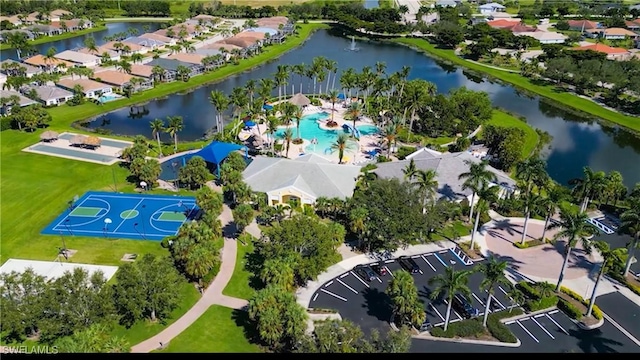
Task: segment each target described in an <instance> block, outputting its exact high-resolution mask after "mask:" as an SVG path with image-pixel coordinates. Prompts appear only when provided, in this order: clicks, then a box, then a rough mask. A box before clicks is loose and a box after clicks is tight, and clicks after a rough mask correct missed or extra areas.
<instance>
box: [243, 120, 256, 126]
mask: <svg viewBox="0 0 640 360" xmlns="http://www.w3.org/2000/svg"><path fill="white" fill-rule="evenodd" d="M244 126H247V127H252V126H256V123H254V122H253V121H247V122H246V123H244Z"/></svg>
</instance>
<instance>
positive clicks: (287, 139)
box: [282, 128, 293, 157]
mask: <svg viewBox="0 0 640 360" xmlns="http://www.w3.org/2000/svg"><path fill="white" fill-rule="evenodd" d="M282 137H283V138H284V144H285V149H286V152H285V156H286V157H289V146H290V145H291V140H293V130H291V128H287V129H286V130H285V131H284V133H283V134H282Z"/></svg>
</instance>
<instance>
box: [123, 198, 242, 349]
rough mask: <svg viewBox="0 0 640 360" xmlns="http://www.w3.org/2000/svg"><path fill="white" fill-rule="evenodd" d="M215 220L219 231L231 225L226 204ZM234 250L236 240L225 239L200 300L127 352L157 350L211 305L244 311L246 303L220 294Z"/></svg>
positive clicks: (228, 277)
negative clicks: (219, 259)
mask: <svg viewBox="0 0 640 360" xmlns="http://www.w3.org/2000/svg"><path fill="white" fill-rule="evenodd" d="M219 219H220V222H221V223H222V228H223V229H225V228H226V227H228V226H229V224H231V223H232V222H233V215H232V213H231V209H230V208H229V207H228V206H227V205H226V204H225V205H223V208H222V213H221V214H220V217H219ZM231 226H233V225H231ZM230 233H231V234H233V233H235V228H234V229H231V231H230ZM237 251H238V244H237V242H236V239H235V238H233V237H227V236H225V237H224V246H223V247H222V263H221V264H220V271H219V272H218V274H217V275H216V277H215V279H214V280H213V282H212V283H211V285H209V287H208V288H207V289H206V290H205V291H204V293H203V294H202V297H201V298H200V300H198V302H197V303H196V304H195V305H194V306H193V307H192V308H191V309H189V311H187V312H186V313H185V314H184V315H182V316H181V317H180V318H179V319H178V320H176V321H175V322H174V323H173V324H171V325H169V326H168V327H167V328H166V329H164V330H162V331H161V332H160V333H159V334H157V335H155V336H153V337H151V338H149V339H147V340H145V341H143V342H141V343H139V344H137V345H135V346H133V347H132V348H131V352H133V353H148V352H151V351H153V350H157V349H158V348H159V347H160V343H162V344H163V345H166V344H168V343H169V342H170V341H171V340H172V339H173V338H175V337H176V336H178V335H180V333H182V332H183V331H184V330H186V329H187V328H188V327H189V326H190V325H191V324H193V323H194V322H195V321H196V320H198V318H199V317H200V316H201V315H202V314H204V312H205V311H207V309H209V306H211V305H220V306H224V307H228V308H232V309H242V308H244V307H245V306H246V305H247V303H248V302H247V300H244V299H238V298H233V297H230V296H226V295H222V291H223V290H224V288H225V287H226V286H227V283H228V282H229V280H231V276H232V275H233V270H234V268H235V265H236V254H237Z"/></svg>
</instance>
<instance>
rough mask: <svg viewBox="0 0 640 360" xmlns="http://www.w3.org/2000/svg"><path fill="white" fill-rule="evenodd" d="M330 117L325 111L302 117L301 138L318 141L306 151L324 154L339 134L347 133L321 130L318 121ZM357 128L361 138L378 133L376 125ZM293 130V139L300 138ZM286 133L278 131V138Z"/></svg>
mask: <svg viewBox="0 0 640 360" xmlns="http://www.w3.org/2000/svg"><path fill="white" fill-rule="evenodd" d="M330 116H331V114H330V113H328V112H326V111H323V112H319V113H314V114H309V115H306V116H303V117H302V120H301V121H300V137H301V138H303V139H305V140H308V141H311V140H312V139H316V140H318V143H317V144H315V145H309V146H307V148H306V149H305V150H306V151H309V152H315V153H318V154H323V153H324V151H325V150H326V149H328V148H330V147H331V145H332V144H333V143H335V142H336V139H337V138H338V135H339V134H341V133H347V132H346V131H345V130H344V129H342V128H341V127H339V128H336V129H334V130H325V129H322V128H320V126H319V124H318V120H324V119H328V118H329V117H330ZM356 128H357V129H358V130H359V131H360V135H361V136H365V135H373V134H376V133H377V132H378V128H377V127H376V126H375V125H360V126H357V127H356ZM292 130H293V137H294V138H296V137H298V134H297V129H296V128H295V126H294V127H293V128H292ZM284 131H285V129H280V130H278V131H277V132H276V136H277V137H278V138H280V139H281V138H282V137H283V134H284Z"/></svg>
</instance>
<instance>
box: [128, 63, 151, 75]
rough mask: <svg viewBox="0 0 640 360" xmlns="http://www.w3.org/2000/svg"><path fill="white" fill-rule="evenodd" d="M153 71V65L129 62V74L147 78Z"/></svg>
mask: <svg viewBox="0 0 640 360" xmlns="http://www.w3.org/2000/svg"><path fill="white" fill-rule="evenodd" d="M152 71H153V66H149V65H143V64H131V74H132V75H137V76H142V77H146V78H149V77H151V73H152Z"/></svg>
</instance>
